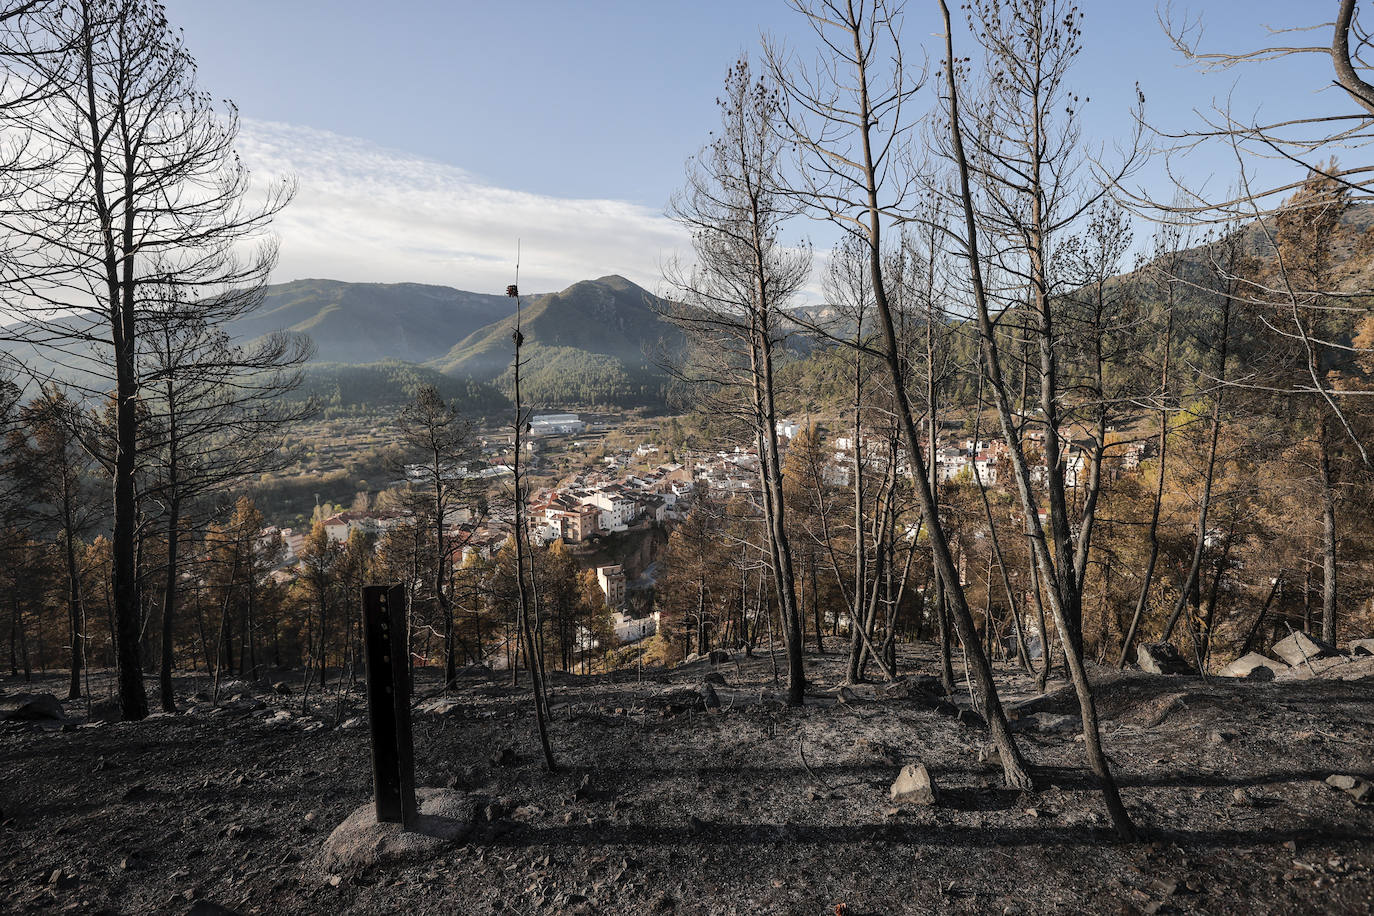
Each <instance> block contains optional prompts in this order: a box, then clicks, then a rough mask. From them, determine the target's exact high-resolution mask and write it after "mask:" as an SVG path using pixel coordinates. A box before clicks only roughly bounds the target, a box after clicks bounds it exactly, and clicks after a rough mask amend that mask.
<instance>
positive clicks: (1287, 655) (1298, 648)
mask: <svg viewBox="0 0 1374 916" xmlns="http://www.w3.org/2000/svg"><path fill="white" fill-rule="evenodd" d="M1271 651H1272V652H1273V653H1274V654H1275V655H1277V656H1278V657H1279V658H1281V659H1283V660H1284V661H1286V662H1288V664H1290V665H1293V666H1294V667H1296V666H1298V665H1301V664H1303V663H1304V662H1309V661H1311V660H1312V659H1314V658H1326V657H1327V656H1331V655H1335V654H1336V647H1335V646H1333V645H1331V644H1330V643H1325V642H1322V641H1321V640H1319V639H1313V638H1312V637H1311V636H1308V635H1307V634H1306V633H1304V632H1303V631H1302V630H1298V631H1296V632H1294V633H1293V634H1292V635H1291V636H1285V637H1284V638H1283V639H1280V640H1279V641H1278V642H1276V643H1274V646H1273V648H1272V649H1271Z"/></svg>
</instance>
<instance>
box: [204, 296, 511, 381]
mask: <svg viewBox="0 0 1374 916" xmlns="http://www.w3.org/2000/svg"><path fill="white" fill-rule="evenodd" d="M514 310H515V301H514V300H513V299H509V298H507V297H506V296H504V295H494V294H483V293H469V292H464V291H463V290H458V289H451V288H449V287H447V286H426V285H424V284H421V283H344V282H341V281H339V280H296V281H293V282H291V283H282V284H277V285H274V286H269V287H268V288H267V295H266V299H265V301H264V302H263V304H262V307H261V308H259V309H258V310H257V311H255V312H254V313H253V314H251V315H249V316H246V317H244V318H241V319H239V320H238V321H235V322H234V323H233V324H232V325H231V326H230V329H229V330H230V332H231V333H232V334H234V335H235V336H236V337H238V338H240V339H243V340H251V339H253V338H255V337H260V336H262V335H263V334H266V333H268V332H269V331H279V330H284V331H295V332H300V333H304V334H309V335H310V338H311V339H312V340H313V341H314V342H315V357H314V358H315V360H316V361H318V362H330V363H371V362H377V361H380V360H403V361H405V362H413V363H422V362H425V361H427V360H431V359H434V358H435V357H438V356H442V355H443V354H445V353H447V352H448V351H449V349H450V348H452V347H453V345H454V344H455V343H457V342H458V341H460V340H462V339H463V338H465V337H467V336H468V335H469V334H471V333H472V332H473V331H475V330H477V329H478V328H481V327H483V326H485V325H488V324H490V323H492V322H493V321H498V320H500V319H501V318H504V317H505V316H507V315H509V314H510V313H511V312H513V311H514Z"/></svg>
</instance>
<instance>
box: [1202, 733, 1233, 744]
mask: <svg viewBox="0 0 1374 916" xmlns="http://www.w3.org/2000/svg"><path fill="white" fill-rule="evenodd" d="M1207 740H1208V741H1211V742H1212V743H1213V744H1230V743H1231V742H1232V741H1235V740H1236V733H1235V732H1228V731H1214V732H1212V733H1211V734H1209V735H1208V736H1207Z"/></svg>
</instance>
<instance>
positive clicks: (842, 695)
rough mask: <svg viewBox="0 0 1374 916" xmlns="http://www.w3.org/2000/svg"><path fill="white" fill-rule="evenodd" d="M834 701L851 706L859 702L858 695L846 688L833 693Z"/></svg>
mask: <svg viewBox="0 0 1374 916" xmlns="http://www.w3.org/2000/svg"><path fill="white" fill-rule="evenodd" d="M835 699H836V700H838V701H839V702H841V703H844V704H846V705H852V704H854V703H857V702H859V695H858V694H856V693H855V692H854V691H852V690H850V689H849V688H848V687H841V688H840V689H839V690H836V691H835Z"/></svg>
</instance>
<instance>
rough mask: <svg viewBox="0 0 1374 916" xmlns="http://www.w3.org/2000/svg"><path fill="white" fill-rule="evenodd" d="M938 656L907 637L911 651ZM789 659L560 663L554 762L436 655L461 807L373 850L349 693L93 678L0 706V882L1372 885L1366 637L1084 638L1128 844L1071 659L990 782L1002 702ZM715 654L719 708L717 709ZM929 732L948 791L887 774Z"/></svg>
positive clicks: (1028, 892) (781, 899)
mask: <svg viewBox="0 0 1374 916" xmlns="http://www.w3.org/2000/svg"><path fill="white" fill-rule="evenodd" d="M834 648H835V649H838V648H839V646H838V645H835V646H834ZM931 661H932V660H931V657H930V654H929V651H928V649H926V648H925V647H911V648H904V650H903V654H902V658H901V663H902V670H903V671H907V672H929V671H931V670H932V664H931ZM773 670H774V669H773V666H772V664H771V663H770V662H769V660H768V659H767V658H756V659H743V658H739V657H735V658H732V659H731V660H729V661H727V662H725V663H723V664H719V665H714V666H713V665H711V664H709V663H708V662H706V661H699V662H695V663H693V664H689V665H685V666H682V667H679V668H677V669H674V670H672V671H669V672H655V673H653V674H652V676H649V675H646V676H645V677H644V678H643V680H642V681H640V680H638V679H637V677H636V676H635V675H634V674H630V675H628V676H622V678H621V680H620V681H619V682H612V681H611V680H609V679H607V678H605V677H595V678H572V677H564V676H554V677H553V679H552V681H553V695H552V698H551V701H552V706H553V711H554V722H553V725H552V738H553V744H554V748H555V750H556V753H557V757H558V763H559V765H560V770H559V772H557V773H555V774H549V773H547V772H546V771H545V769H544V767H543V763H542V760H541V758H540V756H539V753H538V745H537V742H536V739H535V731H534V719H533V713H532V710H531V708H530V700H529V695H528V694H527V693H526V692H524V691H523V690H512V689H511V688H509V687H508V686H506V685H505V683H504V682H503V681H502V680H498V679H497V677H496V676H495V675H492V674H490V673H488V672H485V671H481V670H479V671H469V672H465V676H464V678H463V680H462V684H461V685H460V687H459V689H458V690H456V691H455V692H453V693H452V694H450V695H449V696H448V697H439V696H435V695H434V692H435V683H434V681H433V679H432V677H431V676H429V675H428V674H422V676H421V678H420V681H419V684H418V685H417V698H418V699H417V706H418V709H417V713H416V718H415V728H414V737H415V747H416V753H417V759H418V764H417V773H418V782H419V784H420V785H421V786H434V787H449V788H452V789H454V790H456V791H457V792H458V793H459V795H458V799H459V801H460V805H459V809H460V810H461V811H462V812H465V819H466V821H467V822H468V823H469V824H470V828H468V827H465V828H464V830H463V831H462V833H463V835H464V838H463V839H462V840H460V841H457V842H449V843H440V844H436V845H437V846H438V849H437V850H436V851H433V852H431V853H420V854H419V857H418V858H412V859H410V860H408V861H405V862H401V863H392V864H385V865H374V866H368V867H362V868H344V867H340V866H337V865H331V864H330V863H328V862H327V861H326V859H325V857H324V855H323V854H322V849H323V847H324V844H325V840H326V838H327V837H328V836H329V834H330V832H331V831H332V830H333V829H334V827H335V826H336V825H338V824H340V823H341V822H342V821H343V820H344V819H345V818H346V817H347V816H348V815H349V813H350V812H351V811H353V810H354V809H355V808H356V807H357V806H358V805H360V804H362V803H365V802H366V801H367V800H368V799H369V797H370V792H371V772H370V769H369V767H370V758H369V751H368V738H367V729H366V726H365V722H364V720H362V719H360V718H358V716H359V715H360V709H361V707H360V703H359V698H358V696H357V694H356V693H355V694H354V695H353V696H352V697H351V698H347V697H346V698H344V700H343V701H341V702H340V701H336V700H335V699H334V698H333V697H331V698H330V699H329V702H328V703H327V704H320V705H318V706H316V707H315V709H314V711H313V712H312V713H311V714H308V715H307V714H303V713H302V711H301V700H300V691H299V686H298V685H297V686H294V687H292V688H291V693H290V694H285V695H284V694H281V693H278V692H275V691H273V690H272V689H271V688H270V687H268V686H265V685H252V686H250V685H246V684H243V683H232V684H226V685H222V694H223V696H222V699H221V702H220V703H219V705H214V704H211V703H210V702H208V701H207V700H205V699H201V700H195V701H191V702H190V703H188V704H187V705H186V707H185V708H184V709H183V711H181V712H179V713H177V714H175V715H155V716H153V717H151V718H149V719H148V720H146V721H143V722H138V723H132V724H116V723H113V722H104V721H101V719H100V718H99V714H100V712H101V707H100V706H99V704H97V705H96V707H95V708H94V710H90V711H93V712H94V713H95V715H94V716H91V717H89V718H88V712H89V711H88V707H87V704H86V701H84V700H82V701H73V702H68V703H65V704H63V705H64V712H65V715H66V716H67V719H66V721H65V723H63V722H57V721H52V720H38V721H30V722H0V770H3V773H4V780H3V782H0V910H3V911H6V912H35V911H42V912H49V911H62V912H65V911H78V912H80V911H91V912H118V913H155V912H169V913H186V912H196V913H217V912H218V913H222V912H225V910H230V911H235V912H240V913H273V914H275V913H336V912H347V913H386V912H412V913H431V912H432V913H455V912H456V913H473V914H484V913H524V914H533V913H577V912H584V913H601V912H615V913H738V914H758V913H802V914H823V913H836V912H839V913H842V914H848V916H859V914H876V913H934V912H942V913H943V912H951V913H1026V914H1030V913H1081V912H1093V913H1104V914H1110V913H1138V912H1146V913H1154V912H1200V913H1242V912H1244V913H1305V912H1313V913H1316V912H1321V913H1368V912H1371V911H1374V903H1371V901H1374V840H1371V837H1374V804H1369V803H1368V802H1363V801H1360V800H1359V799H1357V797H1356V796H1357V795H1359V794H1360V791H1361V789H1360V787H1361V786H1362V785H1363V782H1361V780H1371V779H1374V664H1372V663H1371V662H1370V660H1368V659H1366V660H1365V661H1363V662H1350V663H1348V664H1347V663H1342V664H1339V665H1334V666H1327V669H1326V670H1323V671H1322V672H1320V673H1321V675H1322V676H1320V677H1317V676H1310V675H1312V674H1315V673H1316V672H1310V671H1309V672H1308V675H1309V676H1305V677H1281V678H1280V679H1278V680H1276V681H1268V682H1260V681H1255V680H1230V679H1217V678H1209V679H1206V680H1204V679H1201V678H1197V677H1173V676H1161V675H1148V674H1144V673H1142V672H1133V673H1126V674H1117V673H1116V672H1115V671H1108V670H1106V669H1095V670H1094V678H1095V680H1096V681H1097V684H1098V691H1099V697H1100V706H1101V711H1102V715H1103V730H1104V735H1105V743H1106V747H1107V751H1108V753H1109V754H1110V756H1111V758H1112V760H1113V761H1114V763H1115V766H1116V769H1117V772H1118V774H1119V778H1120V781H1121V784H1122V794H1123V795H1124V797H1125V800H1126V804H1127V806H1128V808H1129V809H1130V811H1131V813H1132V815H1133V816H1134V817H1135V819H1136V821H1137V823H1138V824H1139V826H1140V827H1141V828H1143V831H1144V833H1145V836H1146V838H1145V840H1144V841H1143V842H1140V843H1138V844H1130V845H1126V844H1120V843H1117V842H1116V841H1115V840H1114V839H1113V835H1112V833H1111V831H1110V829H1108V827H1107V823H1106V818H1105V814H1104V809H1103V807H1102V804H1101V802H1100V799H1099V796H1098V795H1097V794H1096V792H1095V791H1094V789H1093V788H1092V785H1091V783H1090V781H1089V780H1088V779H1087V778H1086V776H1085V772H1084V770H1083V762H1084V760H1083V758H1084V755H1083V745H1082V743H1081V741H1076V740H1075V735H1076V734H1077V728H1078V721H1077V719H1076V717H1075V713H1076V711H1077V704H1076V702H1075V701H1074V699H1073V697H1072V695H1071V693H1069V692H1067V691H1065V690H1064V689H1062V687H1061V688H1060V689H1057V690H1052V692H1051V693H1050V694H1049V695H1048V696H1046V697H1041V698H1037V697H1036V695H1035V693H1034V690H1033V682H1032V681H1031V680H1030V679H1029V678H1027V677H1026V676H1025V675H1022V674H1020V673H1018V672H1015V671H1013V670H1011V669H999V671H998V676H999V678H1000V679H1001V681H1002V682H1003V683H1004V685H1005V688H1006V692H1007V694H1006V695H1007V697H1008V699H1009V701H1010V702H1013V703H1017V704H1020V705H1018V706H1016V707H1014V709H1013V715H1014V716H1015V718H1016V721H1015V723H1014V726H1015V728H1016V729H1017V734H1018V739H1019V741H1020V742H1021V745H1022V747H1023V748H1024V750H1025V751H1026V752H1027V754H1028V756H1029V757H1030V758H1031V760H1032V761H1033V762H1034V764H1035V765H1036V775H1037V783H1038V785H1037V791H1035V792H1033V793H1027V792H1017V791H1009V790H1005V789H1002V788H1001V787H1000V767H998V766H996V765H995V763H993V762H988V761H986V760H984V759H983V758H984V756H985V751H986V750H988V749H989V748H990V747H991V745H990V744H989V742H988V739H987V737H986V734H985V732H984V731H983V730H982V729H980V728H979V726H978V725H977V723H976V722H973V723H966V722H964V721H961V720H960V718H959V717H957V716H953V715H949V714H948V713H950V712H951V711H952V710H951V709H950V708H949V707H948V706H944V707H943V708H936V707H937V705H938V704H937V703H935V702H933V701H932V698H931V697H930V696H929V694H928V691H926V690H925V689H924V688H923V684H924V683H927V682H922V681H919V680H917V679H916V678H915V677H914V676H913V677H912V678H910V679H909V680H908V681H907V682H906V683H903V684H901V685H898V686H897V687H895V688H891V689H885V686H886V685H872V686H861V687H859V688H857V689H856V690H855V694H854V696H853V697H852V698H851V697H846V698H845V701H844V702H840V701H839V700H838V699H837V695H836V693H835V691H834V690H833V689H831V690H827V689H824V687H825V685H833V684H835V683H836V682H837V681H838V679H839V676H840V674H841V665H840V660H839V658H838V657H837V656H835V655H828V656H817V655H814V654H813V655H809V656H808V658H807V672H808V676H809V677H810V678H812V679H814V681H815V683H816V684H817V687H816V688H815V689H814V690H813V691H812V692H811V693H809V694H808V698H807V703H806V705H805V707H803V708H800V709H788V708H785V707H783V706H782V705H781V704H780V703H778V702H777V700H776V697H777V693H776V692H775V688H774V684H773ZM1333 671H1334V672H1335V673H1334V674H1333V673H1332V672H1333ZM284 677H285V675H283V674H282V673H280V672H278V673H276V674H275V675H274V676H273V678H272V679H271V680H280V679H283V678H284ZM708 678H709V680H710V681H713V682H715V683H714V684H713V687H712V689H713V690H714V692H715V694H716V696H717V697H718V698H719V700H720V703H721V708H720V709H719V710H707V709H706V708H705V704H704V702H703V697H702V694H703V688H702V685H703V683H704V682H705V681H706V680H707V679H708ZM288 680H289V679H288ZM62 683H63V682H62V679H61V678H60V677H57V676H51V677H45V678H43V679H42V681H41V683H39V684H37V685H27V686H26V685H24V684H22V683H21V682H19V681H17V680H16V679H14V678H3V679H0V691H3V692H4V693H7V694H9V695H10V704H9V708H13V707H14V705H15V704H14V701H13V695H14V694H15V693H17V692H19V691H21V690H34V689H35V686H36V688H37V689H46V690H50V691H52V692H58V691H60V690H61V689H62ZM96 686H97V689H99V688H100V686H101V684H100V683H99V682H98V683H97V684H96ZM182 686H183V687H184V689H185V690H186V692H187V694H188V695H189V694H194V693H195V692H196V691H198V690H203V689H204V688H205V687H206V684H205V683H204V681H203V680H201V681H196V680H194V679H191V678H188V679H186V680H185V681H184V682H183V684H182ZM1051 686H1052V688H1054V687H1055V686H1056V685H1055V684H1052V685H1051ZM964 701H965V705H966V704H967V697H964ZM0 703H3V697H0ZM914 762H920V763H923V764H925V766H926V767H927V769H928V771H929V773H930V774H931V776H932V777H933V779H934V782H935V784H936V787H937V801H936V804H934V805H921V804H914V803H907V804H901V805H898V804H894V803H893V802H892V800H891V798H890V794H889V787H890V786H891V784H892V782H893V780H894V779H895V778H896V776H897V774H898V771H899V770H900V769H901V768H902V766H903V765H904V764H908V763H914ZM1333 775H1335V776H1348V777H1354V778H1353V779H1350V780H1337V782H1338V783H1340V784H1346V783H1349V784H1351V785H1353V786H1354V787H1355V788H1354V789H1353V790H1352V791H1344V790H1342V789H1340V788H1335V787H1332V786H1331V785H1328V784H1327V782H1326V780H1327V779H1328V777H1330V776H1333ZM1366 791H1367V790H1366ZM1366 797H1368V795H1367V796H1366ZM840 905H843V906H840ZM837 907H839V908H838V909H837ZM221 908H223V909H221Z"/></svg>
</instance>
